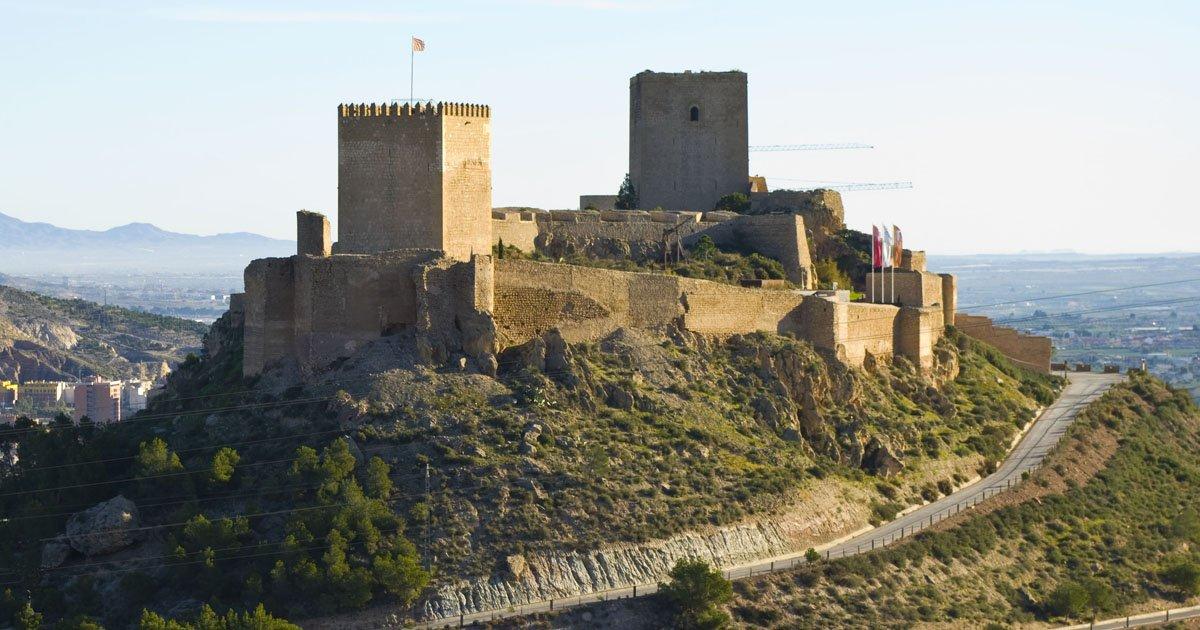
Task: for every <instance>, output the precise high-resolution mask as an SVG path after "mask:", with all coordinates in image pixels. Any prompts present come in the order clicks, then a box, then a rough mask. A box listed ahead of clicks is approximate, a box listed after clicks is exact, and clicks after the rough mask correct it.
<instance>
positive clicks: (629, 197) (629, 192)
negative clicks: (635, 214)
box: [613, 173, 639, 210]
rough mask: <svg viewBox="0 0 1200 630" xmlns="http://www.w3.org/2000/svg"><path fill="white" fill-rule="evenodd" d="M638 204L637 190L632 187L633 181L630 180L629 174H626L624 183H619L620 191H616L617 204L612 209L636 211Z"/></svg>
mask: <svg viewBox="0 0 1200 630" xmlns="http://www.w3.org/2000/svg"><path fill="white" fill-rule="evenodd" d="M638 203H639V201H638V194H637V189H636V188H634V187H633V180H632V179H630V177H629V173H626V174H625V181H622V182H621V189H620V190H618V191H617V202H616V203H615V204H614V205H613V207H614V208H616V209H618V210H636V209H637V207H638Z"/></svg>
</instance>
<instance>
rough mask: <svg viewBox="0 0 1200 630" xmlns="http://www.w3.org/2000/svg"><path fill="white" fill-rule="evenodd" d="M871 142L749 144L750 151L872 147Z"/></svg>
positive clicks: (831, 149)
mask: <svg viewBox="0 0 1200 630" xmlns="http://www.w3.org/2000/svg"><path fill="white" fill-rule="evenodd" d="M874 148H875V146H874V145H871V144H863V143H861V142H835V143H831V144H758V145H750V150H751V151H837V150H841V149H874Z"/></svg>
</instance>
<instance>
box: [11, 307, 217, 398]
mask: <svg viewBox="0 0 1200 630" xmlns="http://www.w3.org/2000/svg"><path fill="white" fill-rule="evenodd" d="M205 330H207V327H206V326H205V325H203V324H200V323H197V322H192V321H188V320H184V319H177V318H174V317H163V316H160V315H151V314H148V313H140V312H138V311H131V310H128V309H124V308H119V307H115V306H101V305H99V304H96V303H94V302H87V301H84V300H62V299H58V298H52V297H47V296H45V295H40V294H37V293H31V292H28V291H21V290H19V289H14V288H12V287H6V286H2V285H0V379H6V380H21V381H29V380H74V379H75V378H76V377H78V376H80V375H89V374H97V375H100V376H104V377H109V378H122V379H123V378H152V379H153V378H157V377H159V376H160V375H161V374H163V373H164V370H163V367H164V365H174V364H176V363H179V362H180V361H182V360H184V358H185V357H186V356H187V354H188V353H191V352H197V351H199V348H200V340H201V338H202V337H203V335H204V333H205Z"/></svg>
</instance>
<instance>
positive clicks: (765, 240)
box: [684, 214, 817, 289]
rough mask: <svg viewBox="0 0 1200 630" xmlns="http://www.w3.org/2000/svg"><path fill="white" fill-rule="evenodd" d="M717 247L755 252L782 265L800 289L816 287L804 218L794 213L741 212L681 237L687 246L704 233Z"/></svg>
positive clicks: (789, 277)
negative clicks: (756, 213)
mask: <svg viewBox="0 0 1200 630" xmlns="http://www.w3.org/2000/svg"><path fill="white" fill-rule="evenodd" d="M705 235H707V236H708V237H709V238H711V239H713V242H714V243H716V245H717V246H718V247H720V248H721V249H726V250H734V251H741V252H747V253H749V252H757V253H759V254H762V255H763V256H767V257H769V258H774V259H775V260H778V261H779V262H780V263H782V264H783V269H784V272H785V273H786V274H787V279H788V281H790V282H792V283H793V284H795V285H796V286H798V287H800V288H802V289H813V288H815V287H816V277H817V274H816V271H815V270H814V268H813V262H812V255H811V253H810V252H809V249H808V234H807V229H806V227H805V223H804V218H803V217H801V216H799V215H795V214H770V215H761V216H755V215H743V216H738V217H737V218H735V219H733V220H730V221H724V222H721V223H718V224H715V225H713V226H711V227H708V228H706V229H704V230H700V231H697V232H695V233H694V234H692V235H690V236H688V237H687V238H685V239H684V244H685V245H688V246H689V247H690V246H692V245H694V244H695V243H696V241H698V240H699V239H700V238H702V237H703V236H705Z"/></svg>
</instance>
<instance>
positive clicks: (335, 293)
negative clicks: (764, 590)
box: [231, 72, 1048, 376]
mask: <svg viewBox="0 0 1200 630" xmlns="http://www.w3.org/2000/svg"><path fill="white" fill-rule="evenodd" d="M680 77H682V78H680ZM707 81H715V82H718V83H720V85H721V87H720V89H718V90H717V91H716V92H715V93H714V92H710V91H708V90H705V89H702V85H703V83H704V82H707ZM745 84H746V75H745V74H744V73H740V72H731V73H696V74H695V75H694V76H692V77H688V76H686V74H685V75H662V74H658V73H650V72H643V73H641V74H639V75H637V76H635V77H634V78H633V80H632V82H631V99H630V103H631V112H630V117H631V130H632V131H631V133H632V135H636V136H637V137H638V138H640V140H638V142H637V143H636V144H635V143H634V142H633V139H632V137H631V145H630V163H631V167H632V168H631V173H635V175H634V176H635V178H636V179H635V181H636V182H637V183H638V185H640V187H641V190H642V191H643V192H642V194H643V195H645V196H646V199H647V200H648V201H650V202H653V203H655V204H656V205H661V206H662V207H664V208H667V207H675V208H680V207H686V208H704V207H706V204H707V207H712V204H713V203H715V201H716V199H717V198H719V197H720V196H721V195H723V194H726V193H727V192H730V188H731V187H732V188H737V189H739V190H741V189H746V190H748V189H749V180H748V178H747V175H746V161H745V151H746V146H745V129H746V117H745ZM672 116H674V117H675V118H676V120H674V121H672V120H670V118H671V117H672ZM693 123H696V124H697V127H696V128H695V129H690V128H689V125H692V124H693ZM337 124H338V202H339V213H340V221H339V225H338V239H337V241H336V242H335V241H333V240H332V236H331V232H330V226H329V221H328V220H327V219H326V218H325V217H324V216H323V215H320V214H317V213H314V212H308V211H300V212H299V213H298V214H297V252H296V254H295V255H294V256H290V257H287V258H266V259H259V260H255V261H253V262H251V263H250V265H249V266H248V267H247V268H246V272H245V293H244V294H241V295H239V296H236V298H235V299H234V300H232V301H231V311H233V312H234V313H235V315H236V316H237V317H238V318H240V320H241V321H242V322H243V323H242V325H243V331H244V339H245V353H244V363H243V366H244V367H243V369H244V373H245V374H246V375H247V376H250V375H255V374H259V373H260V372H262V371H263V370H264V369H266V368H268V367H269V366H271V365H274V364H278V363H281V362H294V363H295V364H296V365H298V366H299V367H300V368H301V370H302V371H306V370H316V369H320V368H322V367H324V366H327V365H329V364H330V363H332V362H334V361H337V360H338V359H342V358H345V357H348V356H350V355H352V354H353V353H355V352H356V351H357V350H358V349H360V348H362V347H363V346H365V345H366V344H369V343H371V342H372V341H375V340H377V339H380V338H383V337H387V336H391V335H401V334H403V335H411V336H412V338H413V340H414V344H415V348H416V351H417V356H419V358H420V360H421V361H422V362H424V363H427V364H430V365H435V366H453V367H456V368H458V369H463V370H469V371H476V372H479V373H484V374H492V375H494V374H495V373H496V370H497V367H498V363H497V359H496V356H497V354H498V353H499V352H501V351H502V350H504V349H505V348H509V347H513V346H518V345H521V344H524V343H526V342H529V341H531V340H533V339H534V338H537V337H540V336H542V335H544V334H545V333H547V332H548V331H550V330H551V329H556V330H557V331H558V332H559V333H560V334H561V335H562V337H563V339H565V340H566V341H567V342H579V341H589V340H597V339H600V338H602V337H604V336H606V335H608V334H610V333H612V332H613V331H615V330H616V329H618V328H620V327H637V328H648V329H665V328H667V327H670V326H675V327H679V328H681V329H683V330H687V331H690V332H692V333H696V334H701V335H715V336H722V335H732V334H739V333H749V332H754V331H769V332H777V333H785V334H792V335H795V336H796V337H798V338H801V339H805V340H808V341H809V342H811V343H812V344H813V345H814V346H816V347H818V348H824V349H826V350H828V351H831V352H833V353H835V354H836V356H838V357H839V358H840V359H841V360H842V361H844V362H846V363H847V364H850V365H861V364H862V363H863V361H864V360H865V359H866V358H867V357H868V356H869V355H873V356H893V355H895V356H903V357H906V358H907V359H909V360H911V361H912V362H913V363H914V364H916V365H918V366H921V367H923V368H928V367H930V366H931V365H932V363H933V346H934V344H935V343H936V341H937V340H938V338H940V337H941V336H942V334H943V332H944V330H945V326H946V325H947V324H949V323H953V321H954V309H955V299H956V298H955V296H956V290H955V279H954V277H953V276H951V275H946V274H942V275H938V274H933V273H929V272H928V271H926V269H925V263H924V255H923V253H922V252H906V255H905V258H904V261H903V263H902V265H901V267H900V268H899V269H898V270H897V273H896V274H895V278H896V280H895V282H896V296H897V300H896V303H895V304H871V303H864V302H852V301H850V299H849V292H848V291H845V290H842V291H817V290H815V281H816V278H815V274H814V271H813V263H812V257H811V252H810V251H809V247H810V241H814V242H816V241H819V239H820V238H822V235H827V234H830V233H832V232H835V231H837V230H839V229H841V228H843V227H844V224H843V217H842V216H841V205H840V200H837V199H825V200H824V202H822V203H821V204H819V208H817V209H816V210H814V209H812V208H807V209H806V208H798V207H793V208H792V210H793V211H790V212H786V213H783V212H781V213H772V214H755V215H737V214H731V213H723V212H713V211H696V210H691V211H684V210H675V211H670V210H659V211H653V212H646V211H615V210H605V211H553V212H542V211H533V210H513V211H504V210H493V209H492V208H491V164H490V158H491V149H490V145H491V110H490V108H489V107H488V106H486V105H471V104H462V103H438V104H430V105H421V104H418V105H415V106H412V105H396V104H366V103H359V104H343V105H340V106H339V107H338V109H337ZM674 135H678V138H673V137H672V136H674ZM676 139H677V140H678V142H679V143H680V145H681V146H682V147H683V149H682V151H680V152H678V153H677V154H676V155H675V156H674V157H671V156H668V155H665V153H669V151H666V149H665V148H664V147H669V146H673V145H672V144H671V143H673V142H675V141H676ZM708 182H715V183H714V184H713V185H708ZM791 194H793V195H795V194H796V193H791ZM819 194H832V195H833V196H834V197H836V193H819ZM787 199H788V197H787V191H784V192H783V193H782V196H768V197H762V198H760V200H759V203H760V204H761V203H770V202H781V200H783V201H786V200H787ZM834 202H836V203H834ZM668 235H670V236H669V237H668ZM706 236H707V237H708V238H711V239H712V240H713V242H714V243H715V244H717V245H718V246H719V247H730V248H736V249H739V250H742V251H751V252H757V253H760V254H763V255H765V256H768V257H770V258H773V259H775V260H778V261H779V262H780V263H781V264H782V265H783V268H784V270H785V273H786V275H787V279H788V281H789V282H790V284H791V285H792V287H794V288H771V287H762V286H757V287H756V286H733V285H730V284H724V283H718V282H713V281H707V280H699V279H692V278H685V277H680V276H676V275H669V274H665V273H650V272H629V271H616V270H610V269H603V268H595V267H584V266H577V265H569V264H560V263H550V262H535V261H532V260H514V259H506V258H500V257H494V256H493V255H492V251H493V245H494V244H496V243H498V242H500V241H502V242H503V243H504V244H505V245H507V246H515V247H517V248H519V249H522V250H525V251H532V250H534V249H538V250H545V251H555V250H558V251H560V252H567V253H572V252H573V253H585V254H588V255H593V256H600V257H618V258H620V257H627V258H635V259H639V258H640V259H647V258H648V259H655V258H659V257H661V256H662V252H663V250H664V248H667V247H669V246H670V243H669V239H677V240H676V244H677V245H679V246H690V245H692V244H694V243H695V242H697V241H698V240H699V239H701V238H703V237H706ZM1047 361H1048V357H1047Z"/></svg>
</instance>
